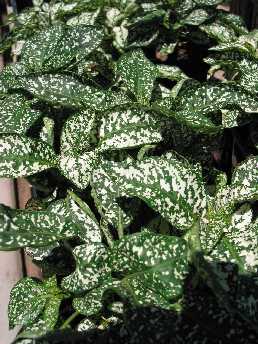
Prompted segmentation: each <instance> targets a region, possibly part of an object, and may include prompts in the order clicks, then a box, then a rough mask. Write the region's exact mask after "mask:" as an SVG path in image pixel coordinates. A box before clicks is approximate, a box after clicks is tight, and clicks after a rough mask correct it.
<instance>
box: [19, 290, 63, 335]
mask: <svg viewBox="0 0 258 344" xmlns="http://www.w3.org/2000/svg"><path fill="white" fill-rule="evenodd" d="M61 302H62V298H61V297H60V296H56V297H52V298H50V299H49V300H48V301H47V303H46V304H45V308H44V311H43V313H42V314H41V316H40V317H39V319H38V320H37V321H36V322H34V323H33V324H31V325H29V326H25V327H24V329H23V331H22V332H21V333H20V334H19V337H25V338H26V337H28V338H31V337H32V338H37V337H40V336H43V335H44V334H46V333H48V332H51V331H53V329H54V327H55V325H56V323H57V320H58V317H59V308H60V304H61Z"/></svg>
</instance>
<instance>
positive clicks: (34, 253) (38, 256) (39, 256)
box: [0, 233, 59, 261]
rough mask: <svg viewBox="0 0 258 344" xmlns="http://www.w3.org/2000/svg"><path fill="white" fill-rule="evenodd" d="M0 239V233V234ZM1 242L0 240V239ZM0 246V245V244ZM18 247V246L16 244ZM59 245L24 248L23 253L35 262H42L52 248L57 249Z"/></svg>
mask: <svg viewBox="0 0 258 344" xmlns="http://www.w3.org/2000/svg"><path fill="white" fill-rule="evenodd" d="M0 238H1V233H0ZM0 240H1V239H0ZM0 245H1V244H0ZM18 245H19V244H18ZM58 246H59V244H58V243H55V244H50V245H48V246H44V247H26V248H25V249H24V252H25V253H26V254H27V255H28V256H30V257H31V258H32V259H33V260H35V261H42V260H43V259H45V258H47V257H48V256H50V255H51V253H52V251H53V249H54V248H56V247H58Z"/></svg>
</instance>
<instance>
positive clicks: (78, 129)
mask: <svg viewBox="0 0 258 344" xmlns="http://www.w3.org/2000/svg"><path fill="white" fill-rule="evenodd" d="M95 116H96V114H95V113H94V112H92V111H90V110H85V111H83V112H80V113H76V114H75V115H73V116H71V117H69V118H68V120H67V121H66V122H65V125H64V128H63V131H62V135H61V152H62V154H63V155H69V156H78V154H82V152H83V151H85V150H89V149H90V143H89V140H90V135H91V130H92V128H93V126H94V122H95Z"/></svg>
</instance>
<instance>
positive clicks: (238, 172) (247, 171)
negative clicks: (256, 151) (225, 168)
mask: <svg viewBox="0 0 258 344" xmlns="http://www.w3.org/2000/svg"><path fill="white" fill-rule="evenodd" d="M257 181H258V156H252V157H250V158H248V159H247V160H246V161H244V162H243V163H241V164H240V165H239V166H237V167H236V169H235V171H234V172H233V175H232V182H231V185H230V189H231V194H232V198H233V200H234V201H235V202H240V201H242V202H243V201H245V200H250V199H256V198H257V197H258V183H257Z"/></svg>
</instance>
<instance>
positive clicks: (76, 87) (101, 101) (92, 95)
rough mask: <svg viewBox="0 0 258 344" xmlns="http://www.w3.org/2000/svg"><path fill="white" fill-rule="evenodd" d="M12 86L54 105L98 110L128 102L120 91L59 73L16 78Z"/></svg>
mask: <svg viewBox="0 0 258 344" xmlns="http://www.w3.org/2000/svg"><path fill="white" fill-rule="evenodd" d="M14 88H22V89H25V90H27V91H28V92H30V93H31V94H32V95H33V96H34V97H36V98H38V99H41V100H44V101H46V102H49V103H53V104H54V105H57V104H58V105H63V106H66V107H76V108H82V107H88V108H90V109H93V110H98V111H99V110H102V111H105V110H107V109H112V108H113V107H115V106H117V105H123V104H127V103H129V102H130V100H129V99H128V97H127V96H126V95H125V94H124V93H122V92H112V91H110V90H107V91H104V90H101V89H97V88H95V87H92V86H88V85H84V84H82V83H80V82H79V81H78V80H77V79H75V78H73V77H71V76H68V75H61V74H45V75H42V76H35V77H23V78H18V79H17V82H16V84H15V86H14Z"/></svg>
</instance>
